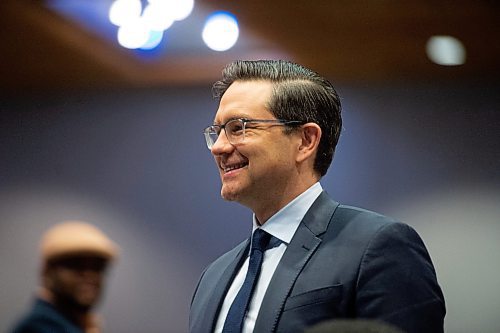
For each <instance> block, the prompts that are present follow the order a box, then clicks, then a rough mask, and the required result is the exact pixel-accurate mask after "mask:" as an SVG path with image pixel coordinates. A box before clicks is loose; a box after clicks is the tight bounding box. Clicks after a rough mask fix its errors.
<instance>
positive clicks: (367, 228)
mask: <svg viewBox="0 0 500 333" xmlns="http://www.w3.org/2000/svg"><path fill="white" fill-rule="evenodd" d="M332 222H334V223H333V225H335V226H336V229H337V230H339V229H340V228H342V229H344V228H346V229H349V230H351V231H354V232H356V233H358V234H363V233H368V234H371V235H375V234H379V233H382V234H385V233H405V234H406V233H409V234H415V233H416V231H415V230H414V229H413V228H412V227H411V226H409V225H408V224H406V223H403V222H401V221H399V220H396V219H394V218H392V217H389V216H385V215H382V214H380V213H377V212H374V211H371V210H367V209H364V208H359V207H354V206H348V205H339V206H338V208H337V209H336V211H335V214H334V216H333V221H332Z"/></svg>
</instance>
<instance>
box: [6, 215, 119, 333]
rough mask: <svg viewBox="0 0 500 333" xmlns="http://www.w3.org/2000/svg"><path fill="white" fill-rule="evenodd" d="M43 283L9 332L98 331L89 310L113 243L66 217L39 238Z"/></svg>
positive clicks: (113, 255) (99, 289) (96, 297)
mask: <svg viewBox="0 0 500 333" xmlns="http://www.w3.org/2000/svg"><path fill="white" fill-rule="evenodd" d="M40 252H41V259H42V271H41V287H40V290H39V291H38V294H37V297H36V299H35V302H34V304H33V307H32V309H31V310H30V312H29V313H28V314H27V315H26V316H25V317H24V318H22V320H20V321H19V323H18V324H17V325H16V327H15V328H14V329H13V330H12V332H13V333H83V332H85V333H98V332H99V331H100V330H99V325H98V323H97V321H96V317H95V316H94V315H93V314H92V313H91V311H92V309H93V307H94V306H95V305H96V303H97V302H98V301H99V299H100V296H101V293H102V288H103V284H104V278H105V274H106V270H107V268H108V266H109V263H110V262H111V261H113V260H114V259H115V258H116V255H117V247H116V245H115V244H114V243H113V242H112V241H111V240H110V239H109V238H108V237H107V236H106V235H105V234H104V233H103V232H102V231H101V230H99V229H97V228H96V227H95V226H93V225H91V224H88V223H85V222H80V221H68V222H64V223H61V224H57V225H55V226H53V227H52V228H51V229H49V230H48V231H47V232H46V233H45V234H44V235H43V237H42V241H41V245H40Z"/></svg>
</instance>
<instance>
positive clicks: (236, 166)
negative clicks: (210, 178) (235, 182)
mask: <svg viewBox="0 0 500 333" xmlns="http://www.w3.org/2000/svg"><path fill="white" fill-rule="evenodd" d="M244 166H245V164H244V163H240V164H233V165H231V166H226V167H224V172H229V171H231V170H234V169H239V168H243V167H244Z"/></svg>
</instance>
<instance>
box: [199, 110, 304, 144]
mask: <svg viewBox="0 0 500 333" xmlns="http://www.w3.org/2000/svg"><path fill="white" fill-rule="evenodd" d="M233 121H239V122H241V123H242V124H243V127H242V131H243V135H242V139H241V141H239V142H237V143H233V142H231V141H234V137H233V135H232V134H230V135H228V134H227V131H226V126H227V124H229V123H230V122H233ZM247 123H266V124H274V125H283V126H290V125H292V124H297V125H299V126H300V125H303V124H305V122H304V121H301V120H287V119H248V118H232V119H229V120H228V121H226V122H225V123H224V124H221V125H218V124H213V125H210V126H207V127H206V128H205V129H204V130H203V134H204V135H205V141H206V144H207V147H208V149H210V150H211V149H212V147H213V146H214V144H215V142H217V140H218V139H219V136H220V133H221V132H222V130H224V133H225V134H226V138H227V141H228V142H229V143H230V144H231V145H235V144H240V143H242V142H243V140H245V130H246V125H247ZM214 128H218V129H219V131H218V132H217V131H212V132H210V130H213V129H214ZM211 134H217V139H216V140H213V138H212V137H211V136H210V135H211ZM230 137H231V138H233V140H231V138H230Z"/></svg>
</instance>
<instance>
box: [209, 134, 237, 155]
mask: <svg viewBox="0 0 500 333" xmlns="http://www.w3.org/2000/svg"><path fill="white" fill-rule="evenodd" d="M222 131H224V134H222ZM233 149H234V146H233V145H232V144H231V143H230V142H229V140H228V139H227V135H226V130H225V129H223V130H221V132H220V133H219V136H218V137H217V140H216V141H215V142H214V145H213V146H212V148H211V149H210V151H211V152H212V155H214V156H218V155H222V154H225V153H229V152H231V151H232V150H233Z"/></svg>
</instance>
